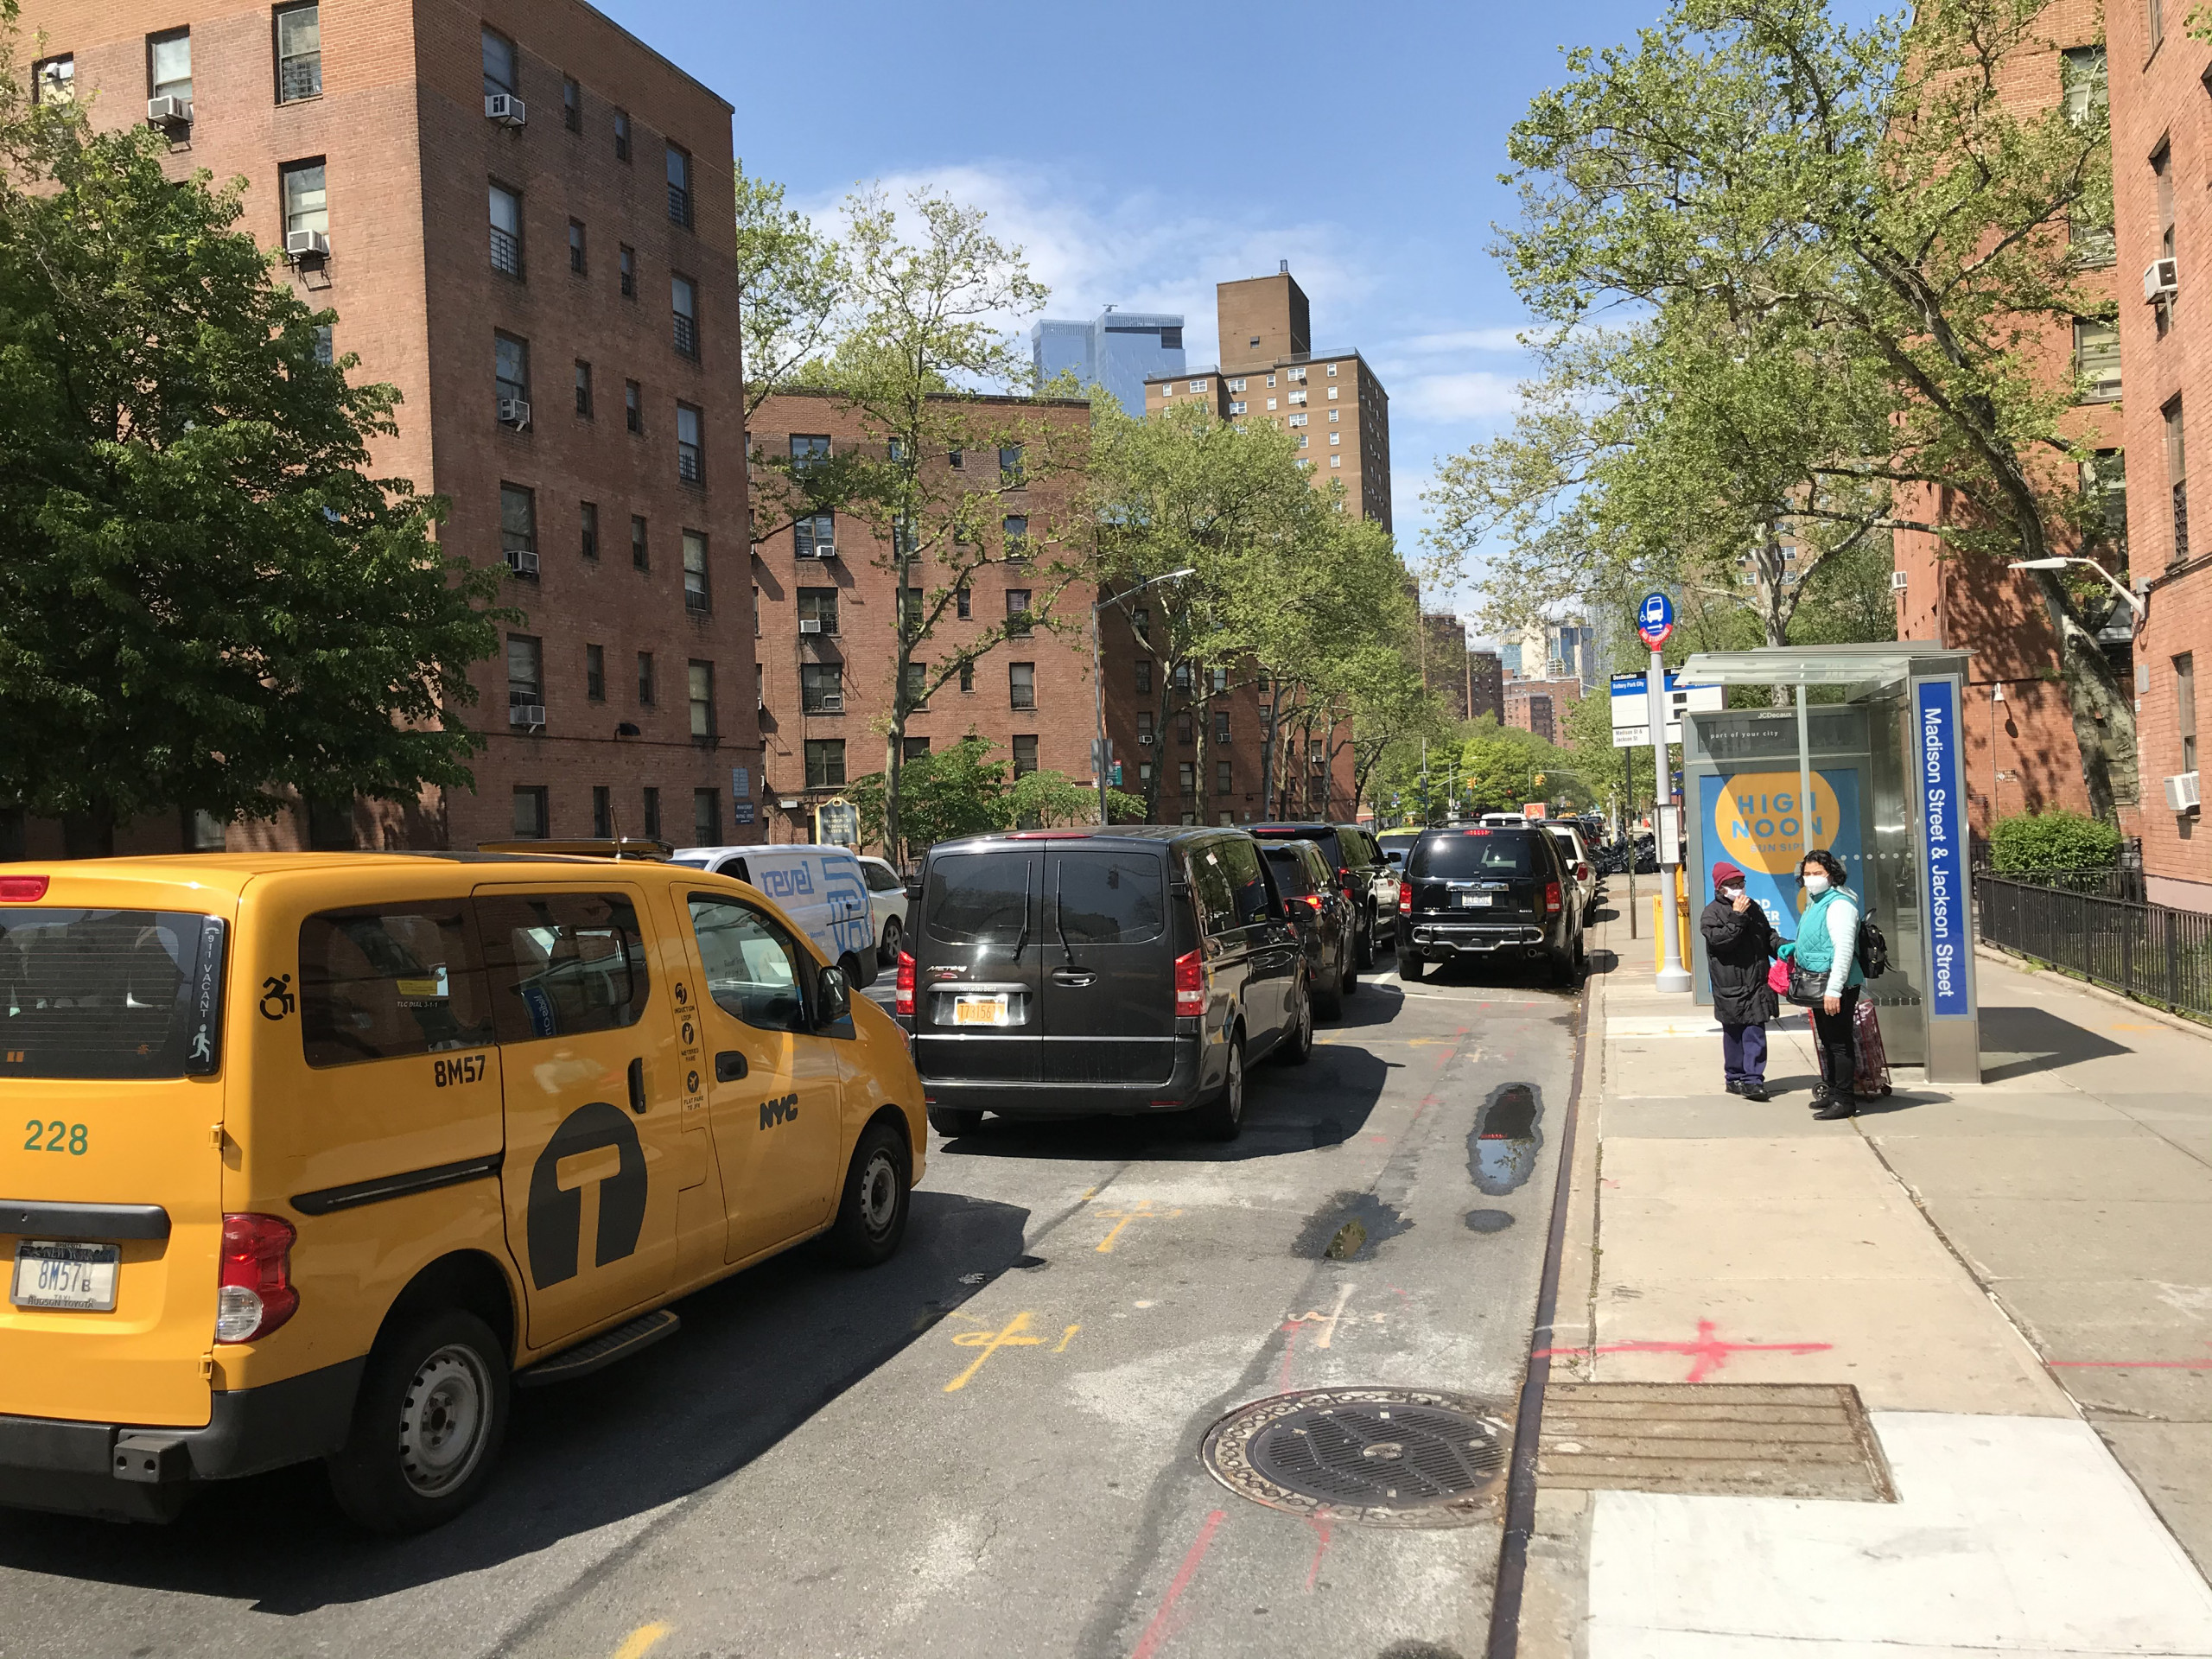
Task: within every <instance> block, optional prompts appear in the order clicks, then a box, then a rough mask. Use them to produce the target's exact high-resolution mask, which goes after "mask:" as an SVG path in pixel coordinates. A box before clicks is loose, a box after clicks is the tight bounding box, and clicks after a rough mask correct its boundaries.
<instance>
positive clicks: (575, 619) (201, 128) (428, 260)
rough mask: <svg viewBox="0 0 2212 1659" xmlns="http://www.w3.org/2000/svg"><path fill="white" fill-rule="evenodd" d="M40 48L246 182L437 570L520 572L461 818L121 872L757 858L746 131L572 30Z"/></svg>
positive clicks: (342, 23)
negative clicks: (242, 865) (442, 558)
mask: <svg viewBox="0 0 2212 1659" xmlns="http://www.w3.org/2000/svg"><path fill="white" fill-rule="evenodd" d="M22 21H23V35H24V38H25V40H26V41H29V40H31V39H34V38H36V39H38V40H39V41H40V44H39V45H37V46H36V47H35V48H34V49H35V51H36V53H37V54H38V56H39V62H38V63H37V64H36V65H35V68H34V73H35V78H36V79H37V83H38V86H39V89H40V94H41V96H49V97H50V96H57V95H74V96H77V97H80V98H82V97H86V96H87V95H90V94H93V93H97V94H98V101H97V102H96V103H94V104H93V105H92V111H93V120H94V121H95V123H97V124H102V125H109V124H122V123H135V122H138V121H142V120H145V119H148V118H149V114H152V115H156V116H158V118H160V120H161V123H162V125H163V128H164V130H165V131H166V132H167V133H168V136H169V137H170V140H171V143H172V148H173V150H174V166H175V169H176V170H177V172H178V173H179V174H180V175H181V174H183V173H185V172H187V171H188V170H190V169H194V168H206V169H207V170H208V171H210V172H212V173H213V175H215V176H216V177H217V178H218V179H225V178H228V177H231V176H232V175H242V176H243V177H244V178H245V180H246V181H247V185H248V188H247V193H246V199H245V200H246V217H245V226H246V228H248V229H250V230H251V232H253V234H254V235H255V237H256V238H257V239H259V240H260V241H261V242H263V243H264V245H267V246H269V247H270V248H271V249H280V250H281V249H283V248H284V247H285V246H286V244H287V239H288V237H289V238H291V239H292V240H293V242H294V243H295V244H296V245H300V246H302V247H303V248H306V249H307V250H308V251H307V252H305V253H304V254H303V255H302V257H299V258H298V259H297V260H296V262H295V263H293V264H291V265H290V266H289V268H287V269H286V270H284V271H283V274H282V276H281V280H286V281H289V282H292V283H296V284H297V285H298V286H299V288H300V289H301V290H302V294H303V296H304V297H305V298H306V299H307V300H308V302H309V303H310V304H313V305H315V306H317V307H319V308H320V307H328V308H332V309H334V311H335V312H336V313H337V316H338V321H337V323H336V325H335V327H334V330H333V338H332V341H331V346H332V349H333V350H334V352H335V353H338V354H340V355H344V354H346V353H356V354H358V356H359V359H360V363H359V368H358V369H357V370H356V371H355V372H356V374H357V375H358V376H359V378H364V379H368V380H378V381H389V382H391V384H393V385H397V387H398V388H399V390H400V391H401V393H402V395H403V397H404V403H403V404H402V405H401V407H400V409H399V410H398V414H397V418H398V423H399V433H398V435H397V437H395V438H392V439H389V440H386V441H385V442H380V443H378V445H377V446H376V450H375V454H374V456H373V464H374V465H375V466H376V467H378V470H379V471H380V472H382V473H384V474H390V475H394V476H399V477H404V478H407V479H410V480H412V481H413V482H414V484H415V486H416V488H417V489H418V490H421V491H423V492H424V493H438V494H442V495H444V496H446V497H447V498H448V499H449V500H450V502H451V507H452V510H451V514H450V516H449V517H448V519H447V520H446V522H445V524H444V525H443V526H442V530H441V532H440V536H441V540H442V543H443V544H444V545H445V546H446V547H447V548H448V550H454V551H458V552H460V553H461V554H463V555H465V556H467V557H468V558H470V559H471V560H473V561H475V562H477V563H500V562H502V561H504V562H505V563H506V564H507V565H508V567H509V569H510V570H511V572H512V580H511V581H510V582H509V583H508V584H507V590H506V594H505V601H506V602H508V603H511V604H512V605H514V606H516V607H519V608H520V609H522V610H523V611H524V613H526V616H527V620H526V621H524V623H523V624H521V625H520V626H517V627H515V628H514V629H512V631H511V632H510V634H509V636H508V638H507V639H506V640H505V652H504V653H503V655H502V656H501V657H500V658H496V659H494V660H493V661H491V662H487V663H484V664H479V665H478V666H477V667H476V669H475V670H474V673H473V676H472V677H473V679H474V683H475V684H476V686H477V688H478V690H479V693H480V702H478V703H477V704H476V705H475V706H474V708H473V709H467V710H463V711H461V718H463V719H464V720H466V721H468V722H469V723H470V724H472V725H474V726H477V727H479V728H483V729H486V731H487V732H488V734H489V744H488V747H487V748H486V751H485V752H484V753H481V754H480V755H479V756H478V757H477V759H476V760H474V763H473V764H474V772H475V776H476V787H475V789H474V791H472V792H467V793H459V792H457V793H454V794H451V795H447V796H445V797H444V798H440V797H439V795H438V793H437V792H435V791H432V792H430V793H429V794H428V795H426V797H425V798H423V800H422V801H421V802H420V803H419V804H416V806H414V807H412V808H410V809H409V810H404V811H402V810H394V809H391V808H387V807H384V806H381V805H376V804H366V803H360V804H353V803H331V804H318V805H317V806H315V807H314V808H313V809H309V808H308V807H307V806H305V805H302V804H293V806H292V807H291V808H289V810H287V811H286V813H285V814H284V816H283V817H280V818H279V819H277V821H276V822H275V823H273V824H259V823H256V824H245V825H236V824H234V825H231V826H228V827H227V831H226V828H225V826H221V825H210V824H206V823H201V824H199V825H194V824H183V825H179V824H177V823H168V822H163V823H138V824H135V825H132V826H130V827H128V828H127V829H125V830H124V831H123V832H122V833H121V834H120V835H119V836H118V847H119V849H121V850H126V851H129V850H156V849H175V847H177V846H178V845H179V844H180V842H182V843H183V844H187V845H199V846H209V845H219V844H221V840H222V838H224V837H225V836H226V835H227V839H228V841H229V842H230V844H232V846H246V845H269V844H274V845H278V846H300V845H305V844H314V845H317V846H323V845H330V846H348V847H350V846H357V845H358V846H368V847H378V846H423V847H431V846H447V845H451V846H455V847H468V846H473V845H474V844H475V843H476V842H479V841H482V840H493V839H506V838H509V837H512V836H518V835H520V836H549V835H550V836H587V835H591V834H594V833H606V832H607V831H609V830H613V829H619V830H620V832H621V833H623V834H626V835H634V834H639V833H645V834H658V835H660V836H664V837H665V838H667V839H669V840H671V841H675V842H689V841H691V840H693V839H695V838H702V837H707V836H712V837H713V838H715V839H747V838H749V837H756V836H758V835H759V833H760V828H759V825H758V824H757V823H756V824H754V825H753V826H751V827H750V828H747V827H746V826H743V825H741V824H736V823H733V819H734V818H736V817H741V816H743V815H744V809H746V808H747V807H749V806H751V805H752V804H753V802H754V801H755V800H757V795H756V794H755V793H754V792H753V791H754V790H755V785H757V779H758V778H759V775H760V737H759V734H758V730H757V728H756V726H755V723H754V719H753V712H754V710H753V698H752V697H751V696H749V695H746V694H747V693H748V692H749V691H750V690H751V688H750V685H749V683H747V682H748V681H749V679H750V675H749V673H748V670H749V667H750V664H751V662H752V660H753V657H752V652H751V650H750V648H749V647H750V641H751V638H752V634H753V620H752V593H751V586H752V584H751V583H750V582H747V581H746V580H744V579H743V578H744V572H745V569H746V563H745V559H744V555H745V552H746V549H747V542H748V534H747V505H746V500H747V496H746V490H747V479H746V469H745V467H744V466H743V464H742V457H743V454H744V441H743V427H744V418H743V412H742V404H741V398H740V394H739V387H740V385H741V364H740V363H739V360H738V323H737V306H738V291H737V274H736V252H735V226H734V212H733V207H732V203H733V200H734V194H733V192H734V187H733V182H732V174H733V163H732V150H731V138H730V115H731V108H730V105H728V103H726V102H725V101H724V100H723V99H721V98H719V97H718V96H716V95H715V93H714V92H710V91H709V90H708V89H707V88H706V87H704V86H702V85H700V84H699V83H698V82H697V81H696V80H694V79H691V78H690V76H689V75H687V74H685V73H683V71H682V70H680V69H678V68H677V67H675V66H674V65H673V64H671V63H669V62H668V61H667V60H664V59H663V58H661V57H660V56H659V55H658V54H655V53H654V52H652V51H651V50H650V49H648V48H646V47H645V46H644V45H643V44H642V43H641V42H639V41H637V40H636V39H635V38H634V37H632V35H629V34H627V33H626V31H624V30H623V29H620V28H619V27H617V26H616V25H615V24H614V23H613V22H610V21H609V20H608V19H607V18H606V17H604V16H601V15H600V14H599V13H598V12H596V11H594V10H592V9H591V8H590V7H589V6H588V5H585V4H582V3H581V0H535V3H524V0H484V3H483V4H481V5H480V6H469V7H463V6H461V5H458V4H454V3H452V0H329V3H324V4H321V5H316V4H314V3H304V4H302V3H279V4H277V5H276V6H275V7H274V8H273V10H272V8H271V7H270V5H267V4H260V5H245V4H240V3H238V0H174V3H168V4H164V5H162V6H154V5H151V4H148V3H144V0H29V3H28V4H27V5H26V6H25V7H24V13H23V20H22ZM153 99H170V100H173V101H171V102H168V103H162V104H158V105H152V106H151V108H150V109H149V100H153ZM318 238H320V239H318ZM624 726H626V727H630V728H635V734H634V735H628V736H620V735H618V728H620V727H624ZM740 774H742V780H743V782H744V784H745V792H744V794H743V795H742V796H734V795H733V792H732V791H733V785H734V783H736V782H737V781H739V775H740ZM26 840H27V843H28V844H27V849H26V850H27V851H28V852H29V854H30V855H37V856H47V855H51V854H52V853H53V852H54V851H56V850H58V848H59V840H60V837H59V834H58V830H57V829H56V827H55V826H52V825H46V824H39V823H34V824H32V825H30V826H29V833H28V836H27V837H26Z"/></svg>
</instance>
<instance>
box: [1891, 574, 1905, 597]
mask: <svg viewBox="0 0 2212 1659" xmlns="http://www.w3.org/2000/svg"><path fill="white" fill-rule="evenodd" d="M1906 586H1907V583H1906V582H1905V575H1904V571H1902V570H1892V571H1891V572H1890V591H1891V593H1893V594H1901V593H1903V592H1904V590H1905V588H1906Z"/></svg>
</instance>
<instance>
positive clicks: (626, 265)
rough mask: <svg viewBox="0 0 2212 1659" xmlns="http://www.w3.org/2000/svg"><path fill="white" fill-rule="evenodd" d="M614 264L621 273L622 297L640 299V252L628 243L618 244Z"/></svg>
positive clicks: (615, 249) (615, 248)
mask: <svg viewBox="0 0 2212 1659" xmlns="http://www.w3.org/2000/svg"><path fill="white" fill-rule="evenodd" d="M614 264H615V268H616V270H619V271H620V273H621V281H620V287H621V289H622V297H623V298H624V299H626V300H634V299H636V298H637V297H638V251H637V250H636V249H635V248H633V247H632V246H631V245H629V244H628V243H627V242H618V243H616V244H615V245H614Z"/></svg>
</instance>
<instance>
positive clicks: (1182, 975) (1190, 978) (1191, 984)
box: [1175, 950, 1206, 1016]
mask: <svg viewBox="0 0 2212 1659" xmlns="http://www.w3.org/2000/svg"><path fill="white" fill-rule="evenodd" d="M1205 1011H1206V975H1205V967H1204V966H1203V965H1202V959H1201V958H1200V957H1199V955H1198V952H1197V951H1195V950H1189V951H1185V953H1184V954H1183V955H1181V956H1179V957H1176V958H1175V1012H1176V1014H1177V1015H1178V1016H1181V1015H1184V1014H1193V1015H1203V1014H1205Z"/></svg>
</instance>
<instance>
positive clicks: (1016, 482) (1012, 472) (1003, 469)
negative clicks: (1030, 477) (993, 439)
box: [999, 443, 1022, 489]
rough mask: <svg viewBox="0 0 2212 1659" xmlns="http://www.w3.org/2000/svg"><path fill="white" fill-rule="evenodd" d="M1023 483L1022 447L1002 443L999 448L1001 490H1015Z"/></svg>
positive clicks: (1015, 444)
mask: <svg viewBox="0 0 2212 1659" xmlns="http://www.w3.org/2000/svg"><path fill="white" fill-rule="evenodd" d="M1021 482H1022V472H1021V446H1020V444H1018V443H1002V444H1001V445H1000V446H999V484H1000V486H1001V488H1004V489H1014V488H1016V487H1018V486H1020V484H1021Z"/></svg>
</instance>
